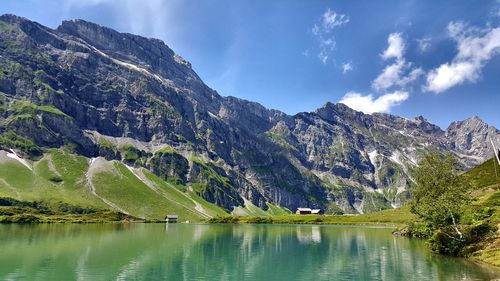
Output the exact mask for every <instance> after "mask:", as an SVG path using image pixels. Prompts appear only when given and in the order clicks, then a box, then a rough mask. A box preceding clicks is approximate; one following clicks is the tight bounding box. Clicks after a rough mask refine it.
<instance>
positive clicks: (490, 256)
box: [464, 159, 500, 267]
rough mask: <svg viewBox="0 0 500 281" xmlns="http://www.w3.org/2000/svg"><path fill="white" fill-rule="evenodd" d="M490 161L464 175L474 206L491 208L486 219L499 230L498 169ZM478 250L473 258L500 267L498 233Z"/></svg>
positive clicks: (499, 193) (499, 176) (499, 196)
mask: <svg viewBox="0 0 500 281" xmlns="http://www.w3.org/2000/svg"><path fill="white" fill-rule="evenodd" d="M495 161H496V159H490V160H488V161H486V162H485V163H483V164H482V165H479V166H478V167H476V168H474V169H472V170H470V171H468V172H467V173H465V174H464V176H465V177H468V178H469V179H470V180H471V182H472V184H473V186H474V188H475V190H474V196H475V197H476V198H477V200H476V202H474V205H475V206H478V207H483V208H492V209H493V215H492V216H491V217H490V218H488V220H489V222H490V223H492V224H495V225H496V226H497V227H498V228H499V229H500V168H499V167H498V165H497V163H496V162H495ZM479 248H480V249H479V250H478V251H476V252H475V253H474V254H473V258H475V259H477V260H479V261H482V262H486V263H489V264H492V265H495V266H499V267H500V232H499V231H497V232H496V234H495V235H492V236H491V237H489V238H487V239H486V240H485V241H484V242H482V243H481V244H480V245H479Z"/></svg>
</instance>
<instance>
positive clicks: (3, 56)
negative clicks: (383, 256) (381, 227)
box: [0, 15, 500, 213]
mask: <svg viewBox="0 0 500 281" xmlns="http://www.w3.org/2000/svg"><path fill="white" fill-rule="evenodd" d="M0 116H1V120H0V148H4V149H9V148H15V149H18V150H19V151H25V152H26V153H29V151H32V150H30V149H33V147H35V148H37V147H42V148H43V147H60V146H69V147H71V148H72V149H74V151H75V153H79V154H82V155H85V156H87V157H96V156H104V157H106V158H108V159H121V160H122V161H124V162H126V163H128V164H132V165H136V166H143V167H145V168H147V169H149V170H150V171H152V172H154V173H156V174H158V175H160V176H162V177H163V178H165V179H167V180H170V179H171V180H172V181H173V182H175V183H177V184H183V185H187V186H188V188H190V189H192V190H193V191H195V192H197V193H198V194H200V195H201V196H203V197H204V198H205V199H206V200H208V201H210V202H215V203H216V204H218V205H219V206H222V207H224V208H226V209H228V210H231V209H232V208H234V207H235V206H241V205H243V204H244V202H245V200H248V201H250V202H252V203H253V204H254V205H256V206H259V207H261V208H262V209H267V208H268V206H267V204H266V203H268V202H270V203H273V204H277V205H280V206H284V207H287V208H290V209H295V208H297V207H312V208H321V209H324V210H326V211H327V212H329V213H339V212H352V213H355V212H367V211H375V210H380V209H384V208H390V207H391V206H392V207H395V206H399V205H401V204H402V202H404V200H405V199H406V198H407V197H408V192H407V191H406V189H407V186H408V184H409V183H410V182H411V169H412V167H413V166H414V165H415V164H416V162H417V161H418V159H419V158H420V157H421V155H422V154H423V153H424V152H425V151H428V150H437V151H441V152H452V153H455V154H456V155H457V156H458V157H459V158H460V159H461V163H462V164H463V166H464V167H465V168H467V167H472V166H474V165H477V164H479V163H481V162H483V161H484V160H486V159H487V158H489V157H491V156H492V155H493V151H492V150H491V149H490V147H489V138H490V137H492V138H496V139H498V138H500V133H499V131H498V130H497V129H495V128H494V127H492V126H489V125H488V124H486V123H484V122H483V121H481V120H480V119H479V118H478V117H473V118H471V119H468V120H465V121H461V122H455V123H453V124H451V125H450V127H449V128H448V129H447V130H446V131H443V130H441V129H440V128H439V127H437V126H435V125H433V124H430V123H429V122H427V121H426V120H425V119H424V118H423V117H417V118H415V119H414V120H408V119H405V118H401V117H397V116H392V115H388V114H373V115H367V114H363V113H361V112H357V111H354V110H352V109H350V108H349V107H347V106H345V105H343V104H331V103H327V104H325V106H323V107H322V108H319V109H318V110H316V111H315V112H310V113H299V114H297V115H294V116H289V115H286V114H284V113H282V112H280V111H277V110H269V109H266V108H264V107H263V106H261V105H260V104H258V103H254V102H249V101H245V100H241V99H238V98H234V97H222V96H220V95H218V94H217V92H216V91H214V90H212V89H210V88H209V87H208V86H206V85H205V84H204V83H203V81H201V79H200V78H199V77H198V76H197V75H196V73H195V72H194V71H193V70H192V68H191V65H190V64H189V63H188V62H186V61H185V60H184V59H182V58H181V57H180V56H178V55H176V54H175V53H174V52H173V51H172V50H171V49H170V48H169V47H168V46H167V45H165V44H164V43H163V42H162V41H160V40H157V39H148V38H144V37H140V36H136V35H132V34H126V33H119V32H117V31H114V30H112V29H109V28H106V27H102V26H99V25H96V24H93V23H89V22H85V21H82V20H73V21H65V22H63V23H62V25H61V26H59V27H58V28H57V29H55V30H53V29H50V28H47V27H44V26H42V25H40V24H38V23H35V22H31V21H29V20H27V19H24V18H20V17H16V16H12V15H3V16H0Z"/></svg>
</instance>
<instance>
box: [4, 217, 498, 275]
mask: <svg viewBox="0 0 500 281" xmlns="http://www.w3.org/2000/svg"><path fill="white" fill-rule="evenodd" d="M391 231H392V229H389V228H375V227H345V226H315V225H219V224H212V225H210V224H169V225H165V224H89V225H78V224H42V225H0V280H217V281H219V280H262V281H272V280H405V281H407V280H490V279H493V278H495V277H497V278H498V277H500V275H498V271H497V272H495V271H492V269H491V268H485V267H480V266H478V265H476V264H474V263H472V262H468V261H465V260H463V259H456V258H449V257H443V256H438V255H434V254H431V253H429V251H428V250H427V247H426V245H425V242H423V241H420V240H416V239H408V238H404V237H396V236H393V235H392V234H391Z"/></svg>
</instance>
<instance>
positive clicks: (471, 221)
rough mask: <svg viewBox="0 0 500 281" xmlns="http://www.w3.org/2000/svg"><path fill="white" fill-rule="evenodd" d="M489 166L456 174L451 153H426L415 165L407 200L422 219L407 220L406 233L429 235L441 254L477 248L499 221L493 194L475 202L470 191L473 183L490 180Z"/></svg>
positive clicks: (466, 252) (451, 253) (456, 170)
mask: <svg viewBox="0 0 500 281" xmlns="http://www.w3.org/2000/svg"><path fill="white" fill-rule="evenodd" d="M488 166H489V163H485V164H483V165H481V166H480V167H478V168H476V169H473V170H472V171H470V172H468V173H466V174H464V175H458V168H457V165H456V160H455V159H454V158H453V157H452V156H450V155H447V156H444V157H443V156H440V155H439V154H429V155H427V156H425V157H424V159H423V160H422V161H421V163H420V164H419V166H418V167H417V168H416V169H415V173H414V179H415V181H416V185H415V186H414V187H413V188H412V193H413V196H414V199H412V200H411V201H410V210H411V211H412V212H413V213H415V214H417V215H418V216H419V217H420V218H422V219H423V221H424V222H423V223H411V224H409V225H408V233H409V234H410V235H411V236H415V237H419V235H421V234H424V235H421V236H420V237H426V238H427V237H429V236H430V239H429V246H430V248H431V249H432V250H433V251H435V252H438V253H440V254H446V255H453V256H467V255H469V254H471V253H473V252H475V251H477V250H478V248H479V245H480V244H481V241H483V240H485V239H486V238H487V237H488V236H489V235H490V234H491V233H493V231H494V230H495V229H496V227H494V224H496V223H498V219H497V218H496V217H495V215H496V214H497V208H498V205H495V203H496V199H495V196H494V194H493V195H492V196H491V197H490V198H488V199H487V200H485V201H484V202H481V201H477V202H474V201H473V197H472V194H471V191H472V186H474V187H476V188H477V187H478V185H483V184H484V185H489V184H491V183H492V182H491V181H490V179H487V178H491V177H492V175H489V174H490V172H489V167H488ZM491 168H493V167H492V166H491ZM482 177H487V178H486V179H482ZM471 182H472V184H471ZM489 200H491V201H489ZM486 202H488V203H490V204H491V205H489V204H485V203H486Z"/></svg>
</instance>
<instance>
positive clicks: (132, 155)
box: [118, 144, 141, 162]
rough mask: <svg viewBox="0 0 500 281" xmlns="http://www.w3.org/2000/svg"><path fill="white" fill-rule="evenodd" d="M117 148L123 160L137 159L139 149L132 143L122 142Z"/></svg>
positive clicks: (133, 160) (131, 160)
mask: <svg viewBox="0 0 500 281" xmlns="http://www.w3.org/2000/svg"><path fill="white" fill-rule="evenodd" d="M118 150H119V151H120V153H121V155H122V159H124V160H125V161H128V162H135V161H137V160H139V157H140V153H141V151H140V150H139V149H138V148H137V147H135V146H134V145H133V144H122V145H120V146H119V147H118Z"/></svg>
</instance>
